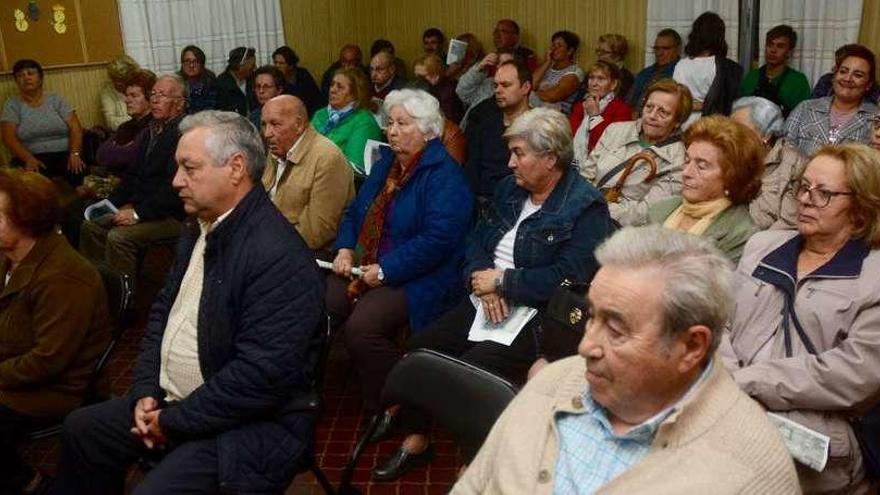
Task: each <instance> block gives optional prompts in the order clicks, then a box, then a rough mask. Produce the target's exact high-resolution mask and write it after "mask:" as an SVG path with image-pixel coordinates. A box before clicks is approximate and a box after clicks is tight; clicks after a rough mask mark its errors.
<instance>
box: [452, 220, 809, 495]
mask: <svg viewBox="0 0 880 495" xmlns="http://www.w3.org/2000/svg"><path fill="white" fill-rule="evenodd" d="M596 259H597V260H598V263H599V265H600V266H601V268H599V271H598V273H597V274H596V276H595V278H593V282H592V284H591V285H590V289H589V294H588V296H587V300H588V305H589V308H590V310H589V312H590V315H591V318H590V320H589V321H588V322H587V326H586V331H585V333H584V337H583V339H582V340H581V343H580V347H579V349H578V351H579V354H580V356H572V357H570V358H566V359H563V360H560V361H557V362H554V363H553V364H551V365H549V366H547V367H546V368H544V369H543V370H542V371H541V372H540V373H539V374H538V375H537V376H536V377H534V378H533V379H531V380H529V382H528V383H527V384H526V386H525V388H523V389H522V390H521V391H520V393H519V394H518V395H517V396H516V398H515V399H514V400H513V402H511V403H510V404H509V405H508V406H507V409H506V410H505V411H504V413H503V414H502V415H501V417H500V418H499V419H498V421H496V423H495V426H494V427H493V428H492V431H491V432H490V433H489V437H488V438H487V439H486V442H485V443H484V444H483V447H482V448H481V449H480V451H479V453H478V454H477V457H476V458H475V459H474V461H473V462H472V463H471V465H470V466H468V468H467V471H465V473H464V475H463V476H462V477H461V478H460V479H459V480H458V482H457V483H456V485H455V487H453V489H452V492H451V493H452V494H453V495H467V494H481V493H505V494H513V495H517V494H523V495H525V494H536V493H541V494H545V493H551V492H552V493H714V494H739V493H767V494H770V493H772V494H778V495H783V494H784V495H795V494H799V493H800V488H799V487H798V480H797V475H796V473H795V470H794V466H792V460H791V456H790V455H789V453H788V451H787V450H786V448H785V445H784V444H783V442H782V438H781V437H780V435H779V433H778V432H777V431H776V428H775V427H774V425H773V423H772V422H771V421H769V420H768V418H767V416H766V414H765V413H764V412H763V411H762V410H761V408H760V406H758V405H757V404H756V403H755V402H754V401H752V400H749V399H748V397H747V396H746V395H745V394H743V392H742V391H740V390H739V388H738V387H737V386H736V384H735V383H734V382H733V380H731V378H730V375H729V374H728V373H727V372H726V371H725V370H724V367H723V366H722V365H721V363H719V362H717V361H715V360H714V359H713V355H714V352H715V349H716V348H717V347H718V342H719V341H720V339H721V335H722V331H723V329H724V324H725V322H726V321H727V317H728V314H729V313H730V312H731V305H730V302H729V299H730V292H731V290H730V285H731V283H730V281H731V278H732V273H731V269H730V266H729V265H730V263H729V261H727V260H726V259H725V258H724V257H723V256H722V255H721V253H719V252H718V251H717V250H716V249H714V248H713V247H712V246H711V245H710V244H709V243H708V242H705V241H704V240H701V239H698V238H695V237H690V236H685V235H682V234H679V233H674V232H670V231H668V230H665V229H659V228H656V227H641V228H635V227H629V228H626V229H624V230H622V231H620V232H618V233H617V234H615V235H614V236H613V237H611V239H609V240H608V241H606V242H605V243H604V244H602V246H600V247H599V249H598V250H597V252H596Z"/></svg>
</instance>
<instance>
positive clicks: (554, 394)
mask: <svg viewBox="0 0 880 495" xmlns="http://www.w3.org/2000/svg"><path fill="white" fill-rule="evenodd" d="M716 363H717V361H716ZM584 371H585V364H584V359H583V358H581V357H579V356H573V357H570V358H566V359H563V360H560V361H557V362H555V363H553V364H551V365H549V366H547V368H545V369H544V370H542V371H541V373H539V374H538V375H537V376H536V377H535V378H534V379H532V380H531V381H530V382H529V383H528V384H527V385H526V387H525V388H524V389H523V390H522V391H521V392H520V393H519V395H518V396H517V397H516V398H515V399H514V401H513V402H512V403H511V404H510V405H509V406H508V407H507V409H506V410H505V411H504V413H503V414H502V415H501V417H500V418H499V419H498V421H497V422H496V423H495V426H494V427H493V428H492V431H491V433H490V434H489V437H488V438H487V439H486V442H485V444H483V447H482V449H481V450H480V452H479V453H478V454H477V457H476V459H474V462H473V463H472V464H471V465H470V466H469V468H468V470H467V471H466V472H465V473H464V475H463V476H462V478H461V479H460V480H459V481H458V483H457V484H456V485H455V487H453V489H452V493H453V494H477V493H480V494H502V493H503V494H508V495H509V494H518V493H522V494H529V495H531V494H535V495H539V494H550V493H552V492H553V485H554V479H553V476H554V473H553V471H554V468H555V466H556V452H557V450H558V447H557V439H556V424H555V421H554V420H553V418H554V415H555V414H556V412H558V411H567V412H575V411H577V410H578V409H576V407H578V406H580V405H581V404H580V398H579V397H580V394H581V393H582V392H583V390H584V386H585V385H586V382H585V379H584ZM597 493H626V494H630V493H651V494H683V493H684V494H686V493H694V494H711V495H722V494H733V493H742V494H763V493H766V494H773V495H784V494H793V493H800V488H799V486H798V480H797V475H796V474H795V470H794V465H793V463H792V460H791V457H790V456H789V454H788V451H787V450H786V449H785V447H784V446H783V444H782V440H781V438H780V437H779V434H778V433H777V431H776V428H775V427H774V426H773V425H772V424H771V423H770V421H769V420H768V419H767V417H766V415H765V413H764V411H763V410H762V409H761V407H760V406H759V405H758V404H757V403H755V402H754V401H753V400H751V399H749V398H748V397H747V396H746V395H745V394H744V393H742V392H741V391H740V390H739V388H738V387H737V386H736V384H735V383H733V380H732V379H731V378H730V375H728V374H727V372H726V371H724V368H723V367H722V366H721V365H720V363H717V364H714V365H713V369H712V370H711V372H710V374H709V376H708V377H707V379H706V381H705V382H704V383H703V384H702V385H700V387H699V388H698V389H697V392H696V393H695V394H694V395H693V396H692V397H691V398H690V399H688V400H686V401H685V402H683V403H682V405H681V408H680V409H679V411H678V412H676V413H674V414H672V415H671V416H670V417H669V418H668V419H666V420H665V421H664V422H663V423H662V424H661V425H660V429H659V430H658V431H657V435H656V436H655V437H654V441H653V443H652V444H651V449H650V451H649V453H648V455H647V456H645V458H643V459H642V460H641V461H639V463H637V464H636V465H634V466H633V467H631V468H630V469H628V470H627V471H625V472H624V473H622V474H620V475H619V476H618V477H616V478H614V479H613V480H611V481H610V482H609V483H608V484H607V485H605V486H603V487H602V488H601V489H600V490H599V491H598V492H597Z"/></svg>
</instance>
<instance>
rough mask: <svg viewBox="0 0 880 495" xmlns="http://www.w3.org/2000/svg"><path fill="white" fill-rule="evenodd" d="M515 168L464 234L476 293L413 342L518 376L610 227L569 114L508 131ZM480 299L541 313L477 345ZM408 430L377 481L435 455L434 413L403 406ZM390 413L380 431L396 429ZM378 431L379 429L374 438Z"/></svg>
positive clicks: (545, 115) (494, 317)
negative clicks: (566, 287)
mask: <svg viewBox="0 0 880 495" xmlns="http://www.w3.org/2000/svg"><path fill="white" fill-rule="evenodd" d="M504 137H505V139H507V145H508V148H509V149H510V153H511V156H510V162H509V163H508V166H509V167H510V168H511V170H512V171H513V174H512V175H510V176H508V177H506V178H504V179H502V181H501V182H500V183H499V184H498V186H497V187H496V189H495V195H494V199H493V202H492V208H491V209H489V211H488V214H487V215H486V216H485V217H483V218H481V219H480V220H479V223H478V225H477V227H476V228H475V229H474V230H473V231H472V232H471V234H470V236H469V237H468V240H467V247H466V251H465V258H466V261H465V266H464V270H463V278H464V280H463V285H464V286H465V287H466V288H467V289H468V291H469V292H471V296H470V297H465V298H463V299H462V300H461V301H460V302H459V304H458V305H457V306H456V307H455V308H453V309H452V310H450V311H449V312H447V313H446V314H445V315H443V316H441V317H440V318H439V319H438V320H437V321H435V322H434V323H432V324H431V325H430V326H429V327H428V328H427V329H426V330H425V331H424V332H421V333H419V334H417V335H415V336H413V338H412V339H410V342H409V347H410V348H411V349H417V348H429V349H434V350H437V351H440V352H442V353H444V354H448V355H452V356H458V357H459V358H460V359H462V360H464V361H467V362H469V363H472V364H474V365H476V366H479V367H481V368H484V369H487V370H489V371H491V372H493V373H496V374H499V375H501V376H504V377H506V378H508V379H510V380H511V381H514V382H521V381H522V379H523V377H524V375H525V372H526V370H527V369H528V368H529V365H531V364H532V363H533V362H534V361H535V359H536V357H537V355H536V354H537V350H536V345H535V337H534V334H533V329H534V327H535V326H536V325H537V322H539V321H540V318H541V314H540V313H541V311H542V310H543V308H544V307H545V306H546V304H547V301H548V300H549V299H550V296H551V294H552V293H553V291H554V289H556V287H558V286H559V284H560V283H561V282H562V281H563V280H565V279H568V280H571V281H576V282H588V281H589V280H590V279H591V278H592V277H593V274H594V273H595V271H596V270H597V268H598V267H597V265H596V260H595V258H594V257H593V250H594V249H595V248H596V247H597V246H598V245H599V243H601V242H602V240H604V239H605V238H606V237H608V236H609V235H610V233H611V232H612V230H613V227H612V222H611V218H610V217H609V215H608V206H607V205H606V204H605V201H604V199H603V198H602V196H601V194H600V193H599V191H597V190H596V189H595V188H594V187H593V186H591V185H590V184H589V183H588V182H587V181H586V180H585V179H584V178H582V177H581V176H580V174H578V171H577V169H576V168H574V167H572V166H571V161H572V156H573V151H572V142H571V130H570V127H569V125H568V120H567V119H566V118H565V116H564V115H562V114H561V113H559V112H558V111H556V110H551V109H547V108H536V109H533V110H529V111H528V112H526V113H524V114H523V115H521V116H520V117H519V118H517V119H516V120H515V121H514V122H513V123H512V124H511V125H510V127H509V128H508V129H507V131H506V132H505V133H504ZM477 305H481V306H482V308H481V309H482V314H484V315H486V316H485V317H486V319H487V320H489V321H491V322H492V323H500V322H503V321H504V320H506V319H507V318H508V316H509V315H510V312H511V311H512V310H513V309H514V307H516V306H529V307H532V308H536V309H538V310H539V314H538V315H537V316H535V317H533V318H532V319H531V321H529V322H528V323H527V324H526V326H525V327H524V328H523V329H522V330H521V331H520V332H519V334H518V335H517V336H516V338H515V339H514V340H513V342H512V343H511V344H510V345H509V346H506V345H503V344H499V343H496V342H492V341H483V342H470V341H468V333H469V330H470V327H471V324H472V323H473V321H474V318H479V317H480V316H477V315H478V314H479V313H478V311H477ZM402 418H403V422H404V424H405V426H406V429H407V430H408V431H409V432H411V433H410V435H409V436H408V437H407V438H406V440H405V441H404V443H403V445H402V446H401V447H400V448H399V449H398V450H397V452H395V453H394V454H392V455H391V457H390V458H389V459H388V460H386V461H385V462H384V463H382V464H380V465H379V466H377V467H376V468H375V469H374V470H373V479H378V480H389V479H395V478H397V477H399V476H400V475H402V474H403V473H404V472H406V471H407V470H409V469H410V468H412V467H415V466H416V465H419V464H424V463H425V462H427V461H428V460H429V459H430V456H431V450H430V449H428V439H427V436H426V435H425V434H424V432H426V431H427V427H428V421H429V419H428V418H427V417H425V416H424V415H423V414H421V413H420V412H419V411H413V410H405V411H402ZM392 422H393V416H392V415H391V414H390V413H386V418H385V419H384V420H383V423H382V427H383V428H382V429H384V430H388V429H390V424H391V423H392ZM374 438H378V436H374Z"/></svg>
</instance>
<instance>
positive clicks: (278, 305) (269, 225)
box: [54, 111, 325, 494]
mask: <svg viewBox="0 0 880 495" xmlns="http://www.w3.org/2000/svg"><path fill="white" fill-rule="evenodd" d="M180 130H181V133H182V135H181V138H180V144H179V146H178V148H177V153H176V161H177V173H176V174H175V176H174V182H173V184H174V188H175V189H176V190H177V191H178V193H179V195H180V197H181V199H182V200H183V204H184V208H185V209H186V212H187V213H188V214H189V215H191V216H192V217H195V219H194V220H193V221H190V222H188V223H187V224H186V225H185V226H184V228H183V232H182V234H181V237H182V239H181V243H180V249H178V254H177V259H176V260H175V262H174V265H173V266H172V269H171V272H170V273H169V275H168V279H167V282H166V285H165V288H164V289H163V290H162V292H161V293H160V294H159V296H158V298H157V300H156V303H155V304H154V305H153V308H152V310H151V312H150V321H149V323H148V325H147V331H146V335H145V337H144V342H143V344H142V348H141V353H140V355H139V356H138V360H137V365H136V367H135V378H134V383H133V384H132V387H131V389H130V390H129V393H128V395H127V396H126V397H121V398H116V399H111V400H109V401H107V402H104V403H101V404H97V405H94V406H91V407H87V408H83V409H80V410H78V411H75V412H74V413H72V414H71V415H69V416H68V417H67V419H66V420H65V423H64V445H63V447H62V452H61V458H60V461H59V467H58V478H57V480H56V483H55V486H54V493H56V494H85V493H89V494H92V493H94V494H103V493H113V492H114V491H115V490H116V489H118V488H119V487H120V486H121V485H120V484H121V482H122V481H123V480H124V477H125V472H126V470H127V468H128V466H129V465H130V464H132V463H134V462H135V461H137V459H138V458H141V457H144V456H155V457H160V458H161V460H160V461H159V462H158V465H157V466H156V467H155V468H153V469H152V470H151V471H150V472H149V473H147V475H146V477H145V478H144V480H143V482H142V483H141V484H140V485H139V486H138V487H137V488H136V489H135V491H134V493H137V494H147V493H149V494H153V493H157V494H158V493H211V494H213V493H221V492H223V493H280V492H283V491H284V489H285V488H286V487H287V484H288V483H290V481H291V478H292V477H293V475H294V474H296V472H297V471H301V470H303V469H305V466H306V465H307V464H306V460H307V459H308V456H309V452H310V451H311V449H312V446H313V425H314V421H315V416H314V414H313V413H312V412H308V411H304V410H303V408H302V407H298V406H297V404H298V403H299V402H302V400H303V397H304V396H305V395H306V394H307V393H308V392H309V391H310V389H311V376H312V369H313V367H314V363H315V360H316V358H317V350H318V345H319V335H318V332H317V330H318V328H319V323H320V321H321V319H322V315H323V308H324V293H325V290H324V282H323V277H321V276H320V274H319V273H318V269H317V266H316V265H315V262H314V258H313V255H312V252H311V251H310V250H309V249H308V248H307V247H306V245H305V243H304V242H303V240H302V238H301V237H300V236H299V235H298V234H297V233H296V231H295V230H294V229H293V227H292V226H291V225H290V223H289V222H288V221H287V220H286V219H285V218H284V217H283V216H282V215H281V213H280V212H279V211H278V210H277V209H276V208H275V206H274V205H273V204H272V202H271V201H270V200H269V197H268V196H267V195H266V192H265V190H264V189H263V187H262V185H261V184H260V178H261V176H262V172H263V163H264V162H265V159H266V155H265V150H264V148H263V144H262V141H261V140H260V137H259V135H258V134H257V133H256V132H255V130H254V128H253V126H252V125H251V124H250V123H249V122H247V120H246V119H245V118H244V117H242V116H240V115H238V114H236V113H233V112H219V111H204V112H200V113H198V114H195V115H191V116H189V117H187V118H185V119H184V120H183V121H182V122H181V124H180Z"/></svg>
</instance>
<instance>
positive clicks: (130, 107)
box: [95, 70, 156, 176]
mask: <svg viewBox="0 0 880 495" xmlns="http://www.w3.org/2000/svg"><path fill="white" fill-rule="evenodd" d="M154 84H156V75H155V74H153V73H152V72H150V71H147V70H139V71H137V72H135V73H134V74H133V75H132V76H131V77H130V78H129V79H128V82H127V85H126V87H125V107H126V111H127V112H128V115H129V119H128V120H127V121H126V122H123V123H122V124H121V125H120V126H119V129H117V131H116V133H115V134H114V135H113V137H111V138H110V139H108V140H106V141H104V142H103V143H102V144H101V146H100V147H99V148H98V152H97V154H96V157H95V158H96V161H97V164H98V165H99V166H101V167H103V168H104V169H105V170H106V172H108V173H111V174H113V175H117V176H121V175H122V174H123V173H124V172H125V171H126V170H127V169H128V168H129V167H130V166H132V165H133V164H134V163H135V162H137V159H138V151H139V150H140V146H141V142H142V141H143V139H144V138H145V136H147V135H148V134H149V132H144V130H145V129H147V128H148V127H149V126H150V122H151V121H152V120H153V113H152V111H151V108H150V93H151V92H152V91H153V85H154Z"/></svg>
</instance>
